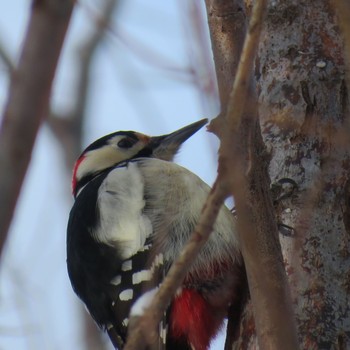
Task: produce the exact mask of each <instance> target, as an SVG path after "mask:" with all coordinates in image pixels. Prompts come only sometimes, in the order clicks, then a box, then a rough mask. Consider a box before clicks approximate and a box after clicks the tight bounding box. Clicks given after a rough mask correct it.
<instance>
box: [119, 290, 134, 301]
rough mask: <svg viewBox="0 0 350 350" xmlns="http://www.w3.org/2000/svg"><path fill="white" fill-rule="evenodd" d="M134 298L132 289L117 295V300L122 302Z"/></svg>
mask: <svg viewBox="0 0 350 350" xmlns="http://www.w3.org/2000/svg"><path fill="white" fill-rule="evenodd" d="M133 296H134V291H133V290H132V289H125V290H123V291H122V292H121V293H120V294H119V299H120V300H122V301H127V300H131V299H132V298H133Z"/></svg>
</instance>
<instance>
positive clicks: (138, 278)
mask: <svg viewBox="0 0 350 350" xmlns="http://www.w3.org/2000/svg"><path fill="white" fill-rule="evenodd" d="M151 278H152V273H151V271H150V270H142V271H139V272H135V273H134V274H133V275H132V284H140V283H141V282H144V281H149V280H150V279H151Z"/></svg>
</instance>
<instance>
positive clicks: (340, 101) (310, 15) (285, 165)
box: [237, 0, 350, 349]
mask: <svg viewBox="0 0 350 350" xmlns="http://www.w3.org/2000/svg"><path fill="white" fill-rule="evenodd" d="M343 46H344V45H343V42H342V39H341V35H340V33H339V27H338V25H337V19H336V17H335V15H334V12H333V9H332V8H331V6H330V4H329V3H328V1H325V0H320V1H299V2H296V1H293V0H285V1H273V2H270V4H269V9H268V15H267V18H266V27H265V32H264V33H263V35H262V41H261V43H260V52H259V58H258V60H257V80H258V88H259V92H260V97H259V100H260V110H259V111H260V123H261V128H262V134H263V138H264V142H265V144H266V146H267V148H268V150H269V151H270V154H271V161H270V168H269V169H270V177H271V181H272V183H273V182H276V181H278V180H279V179H282V178H290V179H292V180H294V181H295V182H296V183H297V185H298V187H297V190H296V191H295V192H294V193H293V195H292V197H290V198H289V199H287V200H284V201H281V202H280V203H279V205H278V206H277V216H278V219H279V221H280V222H283V223H284V224H287V225H289V226H290V227H292V228H293V229H292V230H282V231H281V232H280V233H281V234H280V242H281V245H282V250H283V256H284V261H285V266H286V271H287V273H288V277H289V281H290V285H291V289H292V296H293V303H294V308H295V313H296V318H297V326H298V333H299V341H300V347H301V348H302V349H349V348H350V220H349V218H350V210H349V209H350V207H349V193H350V192H349V189H350V186H349V184H350V181H349V175H348V174H349V166H350V159H349V97H348V87H347V86H346V82H345V65H344V48H343ZM252 325H253V319H252V313H251V306H249V305H248V306H247V308H246V313H245V316H244V317H243V320H242V323H241V326H242V329H241V337H240V341H239V343H238V345H237V346H238V347H240V348H250V349H253V348H256V347H257V343H256V336H255V333H254V332H252V330H251V326H252Z"/></svg>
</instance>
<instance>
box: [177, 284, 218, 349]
mask: <svg viewBox="0 0 350 350" xmlns="http://www.w3.org/2000/svg"><path fill="white" fill-rule="evenodd" d="M219 314H220V312H219V313H218V312H217V310H215V308H214V307H212V306H211V305H210V304H209V303H208V302H207V301H206V300H205V299H204V298H203V296H202V295H201V294H199V293H198V292H197V291H195V290H194V289H183V290H182V292H181V294H180V295H179V296H177V297H175V299H174V301H173V303H172V306H171V311H170V320H171V324H170V334H171V336H172V337H173V338H175V339H187V341H188V343H189V345H192V347H193V348H194V349H196V350H207V349H209V345H210V341H211V339H212V338H213V337H214V336H215V335H216V334H217V332H218V331H219V328H220V326H221V323H222V321H223V318H222V317H221V316H219Z"/></svg>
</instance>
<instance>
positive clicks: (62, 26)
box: [0, 0, 74, 252]
mask: <svg viewBox="0 0 350 350" xmlns="http://www.w3.org/2000/svg"><path fill="white" fill-rule="evenodd" d="M73 5H74V2H73V1H72V0H65V1H52V0H40V1H39V0H36V1H34V2H33V7H32V16H31V19H30V22H29V27H28V31H27V36H26V39H25V43H24V47H23V50H22V54H21V57H20V61H19V64H18V68H17V70H16V71H15V72H14V73H13V75H12V80H11V86H10V94H9V99H8V101H7V105H6V107H5V113H4V117H3V121H2V127H1V135H0V164H1V169H6V171H2V172H1V174H0V207H1V211H0V252H1V251H2V248H3V245H4V242H5V239H6V236H7V232H8V229H9V226H10V223H11V219H12V215H13V212H14V209H15V206H16V201H17V198H18V195H19V192H20V190H21V187H22V183H23V179H24V176H25V173H26V170H27V167H28V164H29V161H30V157H31V153H32V149H33V145H34V141H35V138H36V134H37V131H38V129H39V127H40V124H41V121H42V120H43V118H44V116H45V114H46V113H47V110H48V104H49V97H50V91H51V85H52V80H53V77H54V74H55V70H56V65H57V61H58V57H59V54H60V51H61V47H62V43H63V39H64V36H65V34H66V30H67V26H68V23H69V19H70V16H71V12H72V9H73Z"/></svg>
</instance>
